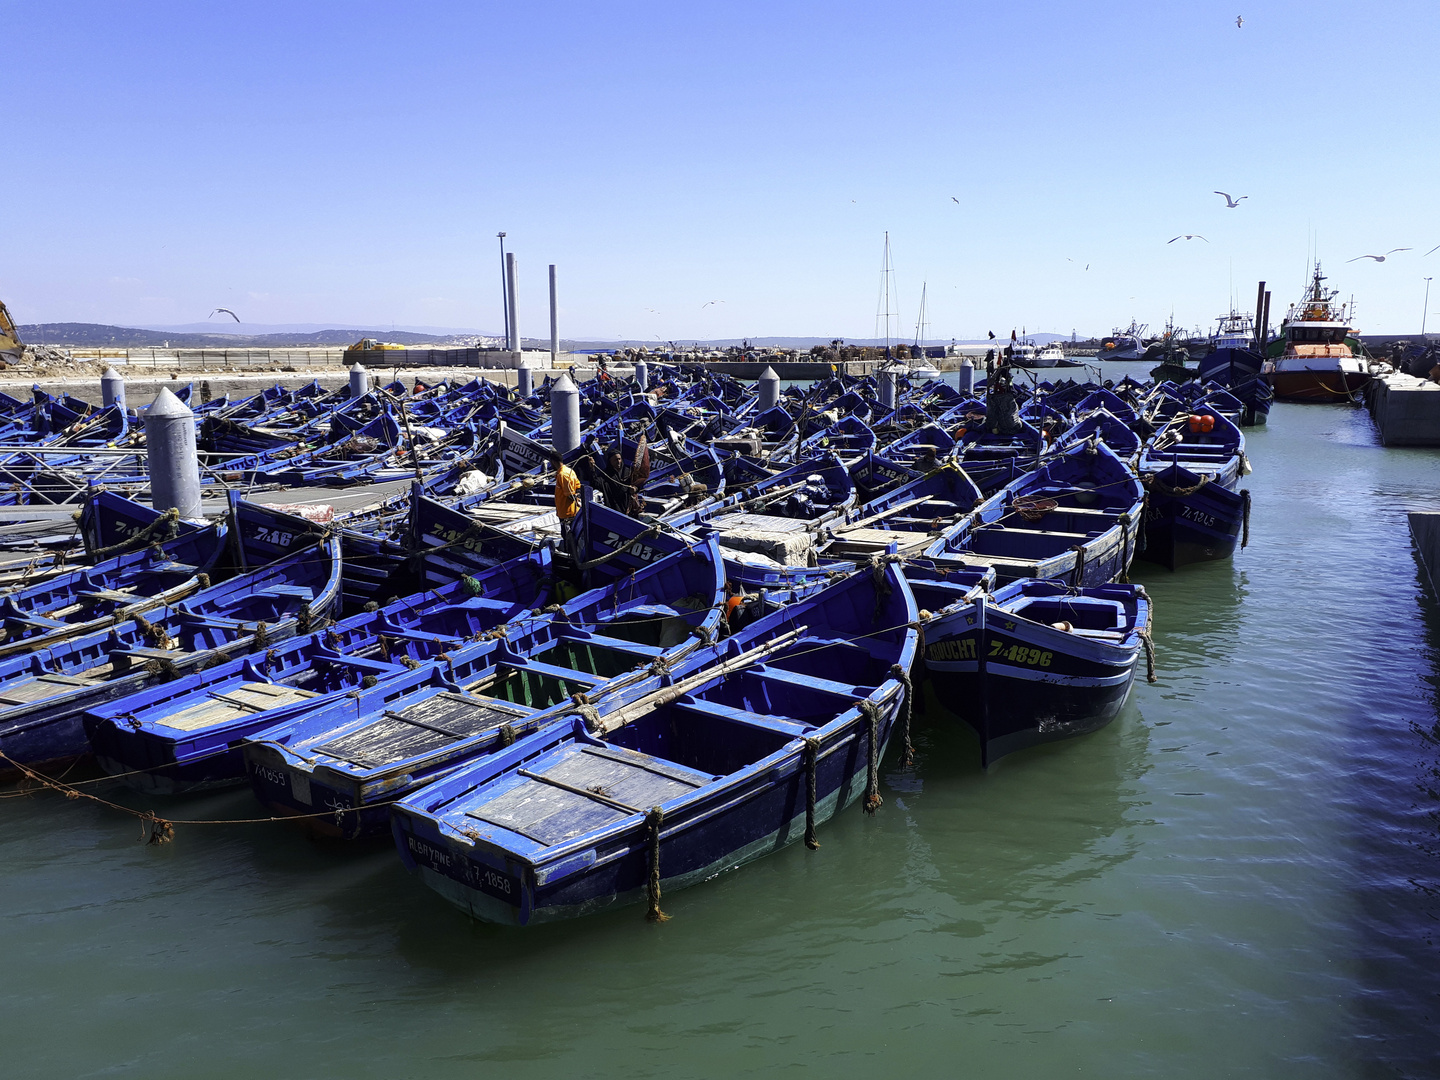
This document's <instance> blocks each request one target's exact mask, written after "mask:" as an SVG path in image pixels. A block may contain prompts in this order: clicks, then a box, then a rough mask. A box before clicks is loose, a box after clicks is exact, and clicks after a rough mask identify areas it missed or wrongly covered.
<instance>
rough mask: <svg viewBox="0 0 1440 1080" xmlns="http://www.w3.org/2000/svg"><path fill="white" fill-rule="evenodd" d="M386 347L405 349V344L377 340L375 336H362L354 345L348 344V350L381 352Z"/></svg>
mask: <svg viewBox="0 0 1440 1080" xmlns="http://www.w3.org/2000/svg"><path fill="white" fill-rule="evenodd" d="M384 349H399V350H401V351H404V349H405V346H404V345H396V344H394V343H393V342H389V341H377V340H376V339H375V338H373V337H367V338H361V339H360V340H359V341H357V342H356V343H355V344H354V345H350V346H348V347H347V348H346V349H345V351H346V352H380V351H382V350H384Z"/></svg>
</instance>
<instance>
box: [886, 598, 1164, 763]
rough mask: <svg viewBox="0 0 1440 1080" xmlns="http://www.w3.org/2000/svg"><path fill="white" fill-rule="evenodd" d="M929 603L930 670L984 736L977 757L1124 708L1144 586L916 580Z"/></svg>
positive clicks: (922, 601)
mask: <svg viewBox="0 0 1440 1080" xmlns="http://www.w3.org/2000/svg"><path fill="white" fill-rule="evenodd" d="M910 584H911V588H912V589H913V590H914V592H915V599H916V602H917V603H918V604H919V605H920V606H921V607H922V608H924V609H927V611H926V614H925V615H924V616H922V619H923V625H924V630H925V652H924V658H925V670H926V672H927V673H928V674H929V677H930V680H931V683H932V684H933V685H934V687H935V695H936V698H937V699H938V700H939V701H940V703H941V704H942V705H944V706H945V708H947V709H948V710H950V711H951V712H952V713H955V714H956V715H958V716H960V717H961V719H963V720H964V721H965V722H966V723H968V724H969V725H970V726H971V727H972V728H973V729H974V730H975V733H976V735H977V736H979V739H980V763H981V765H982V766H983V765H988V764H990V763H991V762H993V761H996V760H998V759H999V758H1001V757H1003V756H1005V755H1006V754H1010V753H1013V752H1015V751H1016V750H1021V749H1024V748H1026V747H1029V746H1036V745H1039V744H1040V743H1045V742H1053V741H1055V740H1058V739H1068V738H1073V737H1074V736H1077V735H1084V734H1087V733H1089V732H1092V731H1097V730H1099V729H1100V728H1101V727H1103V726H1105V725H1106V724H1108V723H1109V722H1110V721H1111V720H1112V719H1114V717H1115V715H1116V714H1117V713H1118V712H1119V711H1120V709H1121V707H1122V706H1123V705H1124V704H1125V699H1126V697H1127V696H1128V695H1129V693H1130V687H1131V685H1132V684H1133V682H1134V678H1135V665H1136V661H1137V657H1138V655H1139V652H1140V649H1141V647H1142V645H1143V646H1144V647H1145V648H1147V649H1148V648H1150V645H1149V628H1150V603H1149V599H1148V597H1147V596H1146V594H1145V590H1144V589H1143V588H1142V587H1141V586H1138V585H1103V586H1100V587H1097V588H1082V589H1076V588H1074V587H1072V586H1068V585H1064V584H1061V583H1060V582H1055V581H1037V580H1034V579H1026V580H1023V581H1016V582H1012V583H1010V584H1009V585H1006V586H1003V587H1002V588H999V589H997V590H995V592H994V593H993V595H992V594H991V593H990V592H989V591H988V589H987V587H986V586H984V585H979V586H977V587H975V588H974V589H972V590H971V591H970V593H969V594H968V595H966V596H965V597H963V598H960V599H958V600H957V599H954V589H953V588H941V587H937V583H935V582H930V581H926V580H923V579H922V578H920V577H914V576H912V577H911V581H910Z"/></svg>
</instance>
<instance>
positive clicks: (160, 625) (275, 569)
mask: <svg viewBox="0 0 1440 1080" xmlns="http://www.w3.org/2000/svg"><path fill="white" fill-rule="evenodd" d="M274 516H275V517H276V518H279V517H281V516H282V515H274ZM261 517H262V514H261V511H260V510H252V512H251V514H250V515H249V517H248V521H250V522H251V523H252V524H253V523H255V522H257V521H258V520H260V519H261ZM305 524H308V523H305ZM286 528H287V526H285V525H284V524H281V523H277V524H276V526H275V529H274V531H276V532H281V531H284V530H285V529H286ZM242 550H243V549H242ZM339 595H340V548H339V541H338V540H337V539H334V538H322V539H321V540H320V542H319V543H317V544H314V545H313V546H310V545H304V546H301V545H297V546H296V547H295V548H293V549H292V550H291V553H290V554H289V555H288V556H287V557H285V558H283V559H280V560H278V561H276V562H272V563H270V564H269V565H268V566H263V567H260V568H259V569H256V570H253V571H250V572H248V573H243V574H240V575H238V576H236V577H233V578H231V579H230V580H228V581H225V582H223V583H221V584H218V585H212V586H211V587H210V588H208V589H202V590H201V591H200V592H197V593H195V594H194V595H192V596H190V597H188V598H187V599H185V600H181V601H179V602H178V603H176V604H175V605H173V606H172V607H170V608H167V609H164V610H163V611H161V612H159V613H155V612H152V613H151V614H154V615H155V618H154V620H153V621H152V620H150V619H147V618H146V617H145V616H144V615H137V616H135V617H134V618H132V619H128V620H126V621H125V622H123V623H117V624H116V625H114V626H112V627H110V628H109V629H106V630H101V631H97V632H95V633H90V634H85V635H83V636H81V637H76V638H69V639H66V640H64V641H60V642H57V643H55V644H53V645H50V646H48V647H45V648H40V649H36V650H34V651H31V652H29V653H26V654H23V655H20V656H13V657H9V658H6V659H3V660H0V706H4V711H3V712H0V753H3V754H4V755H5V756H6V757H8V758H9V759H10V762H14V763H17V764H20V765H39V766H44V765H49V764H54V763H58V762H64V761H69V760H72V759H74V758H75V757H78V756H80V755H82V754H84V753H86V752H87V751H88V749H89V743H88V741H87V740H86V738H85V732H84V727H83V725H82V723H81V719H80V717H81V713H83V712H84V711H85V710H86V709H89V708H92V707H95V706H97V705H101V704H103V703H105V702H108V701H114V700H115V699H117V698H121V697H124V696H126V695H128V694H132V693H135V692H136V691H138V690H142V689H144V688H145V687H147V686H150V685H153V684H154V683H157V682H165V681H169V680H172V679H177V678H180V677H182V676H184V675H186V674H187V673H189V672H191V671H197V670H203V669H204V668H208V667H210V666H212V665H215V664H218V663H223V662H224V661H226V660H228V659H231V658H232V657H234V656H238V655H241V654H243V653H247V652H257V651H258V652H263V651H264V650H265V649H266V648H267V647H268V645H269V643H271V642H274V641H280V640H283V639H285V638H287V637H290V636H292V635H293V634H294V633H296V631H297V629H298V630H301V631H302V632H303V631H304V630H308V629H309V627H310V626H311V625H312V624H313V622H315V621H316V620H319V619H323V618H324V617H325V616H326V615H327V614H328V612H329V611H330V610H331V608H332V607H333V606H334V604H335V602H336V600H337V599H338V597H339ZM3 767H4V768H5V769H7V770H13V768H14V766H13V765H11V764H10V763H9V762H5V763H3Z"/></svg>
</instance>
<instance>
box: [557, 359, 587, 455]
mask: <svg viewBox="0 0 1440 1080" xmlns="http://www.w3.org/2000/svg"><path fill="white" fill-rule="evenodd" d="M550 445H551V446H553V447H555V451H556V452H557V453H559V454H568V453H569V452H570V451H571V450H574V449H575V448H576V447H577V446H579V445H580V388H579V387H577V386H576V385H575V380H574V379H572V378H570V375H569V373H568V372H567V373H565V374H563V375H561V376H560V378H559V379H557V380H556V381H555V385H553V386H552V387H550Z"/></svg>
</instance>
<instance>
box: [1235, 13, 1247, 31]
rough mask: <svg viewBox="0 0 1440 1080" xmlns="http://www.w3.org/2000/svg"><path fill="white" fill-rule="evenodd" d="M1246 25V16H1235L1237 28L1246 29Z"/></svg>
mask: <svg viewBox="0 0 1440 1080" xmlns="http://www.w3.org/2000/svg"><path fill="white" fill-rule="evenodd" d="M1244 25H1245V16H1244V15H1236V16H1235V26H1236V27H1237V28H1242V27H1244Z"/></svg>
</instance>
